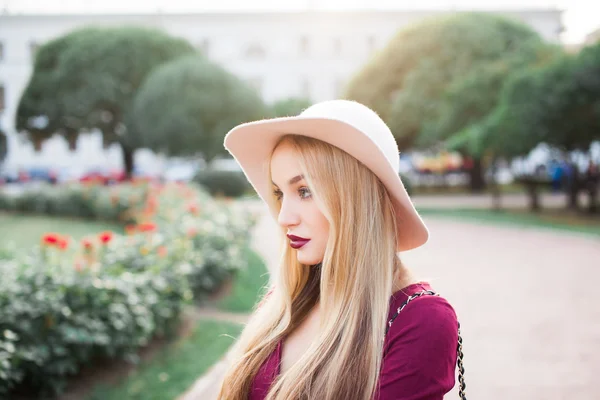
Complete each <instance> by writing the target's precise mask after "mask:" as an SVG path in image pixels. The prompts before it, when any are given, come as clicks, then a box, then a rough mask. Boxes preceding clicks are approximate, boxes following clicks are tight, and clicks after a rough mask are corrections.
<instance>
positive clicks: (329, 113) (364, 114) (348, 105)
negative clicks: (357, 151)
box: [300, 100, 400, 171]
mask: <svg viewBox="0 0 600 400" xmlns="http://www.w3.org/2000/svg"><path fill="white" fill-rule="evenodd" d="M300 115H301V116H302V117H307V118H327V119H334V120H337V121H341V122H344V123H346V124H348V125H351V126H353V127H354V128H355V129H358V130H359V131H361V132H362V133H363V134H364V135H365V136H367V137H368V138H369V139H370V140H371V141H372V142H373V143H375V145H377V147H379V149H381V151H382V153H383V155H384V156H385V158H386V159H387V161H388V162H389V163H390V164H391V165H392V167H393V168H394V170H395V171H399V170H400V155H399V150H398V144H397V143H396V139H394V135H392V132H391V131H390V128H389V127H388V126H387V125H386V123H385V122H384V121H383V120H382V119H381V117H379V115H377V113H376V112H375V111H373V110H371V109H370V108H369V107H367V106H365V105H363V104H360V103H357V102H355V101H351V100H328V101H323V102H320V103H316V104H314V105H312V106H310V107H308V108H307V109H306V110H304V111H303V112H302V113H301V114H300Z"/></svg>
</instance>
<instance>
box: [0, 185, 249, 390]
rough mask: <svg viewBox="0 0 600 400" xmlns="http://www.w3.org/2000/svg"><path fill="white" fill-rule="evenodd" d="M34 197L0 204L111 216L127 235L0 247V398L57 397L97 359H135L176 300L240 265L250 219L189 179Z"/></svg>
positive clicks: (202, 293) (162, 329)
mask: <svg viewBox="0 0 600 400" xmlns="http://www.w3.org/2000/svg"><path fill="white" fill-rule="evenodd" d="M33 193H34V194H33ZM33 193H24V194H22V195H20V196H15V197H11V198H6V197H4V198H3V197H2V196H0V204H2V205H3V206H4V207H8V206H10V207H11V208H10V209H12V210H19V211H28V212H35V211H37V212H46V213H55V214H56V215H68V212H69V211H71V212H72V213H73V214H74V215H75V216H88V217H90V218H105V219H116V220H120V221H123V222H124V223H126V224H127V225H126V228H125V230H126V232H127V234H126V235H119V234H116V233H114V232H100V233H98V234H96V235H93V236H90V237H87V238H84V239H82V240H81V242H74V241H73V239H72V238H68V237H64V236H63V235H60V234H46V235H44V237H43V238H42V240H41V241H40V245H39V246H35V247H34V248H32V249H30V250H29V251H27V252H16V251H15V249H14V248H13V249H8V248H4V249H2V248H0V274H2V279H1V280H0V397H1V396H2V395H5V394H10V391H11V390H12V389H14V388H15V387H19V388H20V387H25V386H27V387H28V388H31V390H33V391H34V392H35V394H36V398H37V396H47V395H53V394H57V393H60V392H61V391H62V390H63V388H64V386H65V384H66V381H67V379H68V377H69V376H71V375H73V374H75V373H77V372H78V371H79V369H80V368H81V366H82V365H84V364H87V363H90V362H93V361H94V360H95V359H97V358H99V357H100V358H101V357H117V356H118V357H124V358H126V359H128V360H132V361H135V354H136V351H137V350H138V349H139V348H140V347H141V346H144V345H145V344H147V343H148V341H149V340H150V339H151V338H152V337H154V336H155V335H168V334H169V333H170V332H172V330H173V329H174V328H175V327H176V325H177V321H178V318H179V315H180V311H181V309H182V307H183V305H184V304H185V303H187V302H191V301H193V300H195V301H202V300H203V299H204V298H205V297H206V296H208V295H209V294H210V293H212V292H214V291H215V290H216V289H218V287H219V286H220V285H221V283H223V281H224V280H225V279H227V278H228V277H229V276H230V275H231V274H232V273H233V272H234V271H236V270H238V269H241V268H244V267H245V263H246V260H244V258H243V249H244V248H245V247H246V246H248V241H249V238H250V228H251V226H252V225H253V224H254V222H255V220H254V218H253V216H252V215H249V214H247V213H246V211H244V210H243V209H241V208H236V207H229V206H227V205H223V204H221V203H218V202H215V201H214V200H213V199H212V198H211V197H210V195H209V194H208V193H206V192H204V191H202V190H200V189H199V188H197V187H194V186H182V185H168V186H152V185H141V186H140V185H122V186H119V187H111V188H107V187H102V186H93V187H69V188H63V189H62V191H61V190H56V189H55V188H43V189H41V190H37V191H35V192H33ZM7 205H8V206H7Z"/></svg>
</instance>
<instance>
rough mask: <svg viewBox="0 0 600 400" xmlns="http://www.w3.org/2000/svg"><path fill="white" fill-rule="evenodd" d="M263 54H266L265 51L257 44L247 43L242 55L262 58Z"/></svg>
mask: <svg viewBox="0 0 600 400" xmlns="http://www.w3.org/2000/svg"><path fill="white" fill-rule="evenodd" d="M265 56H266V51H265V49H264V48H263V47H262V46H261V45H259V44H251V45H249V46H248V47H247V48H246V51H245V52H244V57H245V58H258V59H262V58H265Z"/></svg>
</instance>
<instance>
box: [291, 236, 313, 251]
mask: <svg viewBox="0 0 600 400" xmlns="http://www.w3.org/2000/svg"><path fill="white" fill-rule="evenodd" d="M287 237H288V239H290V246H291V247H292V248H293V249H296V250H297V249H299V248H301V247H302V246H304V245H305V244H306V243H308V242H310V239H306V238H303V237H300V236H295V235H287Z"/></svg>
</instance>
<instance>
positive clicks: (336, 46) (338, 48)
mask: <svg viewBox="0 0 600 400" xmlns="http://www.w3.org/2000/svg"><path fill="white" fill-rule="evenodd" d="M333 54H335V55H336V56H340V55H342V39H340V38H335V40H334V41H333Z"/></svg>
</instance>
